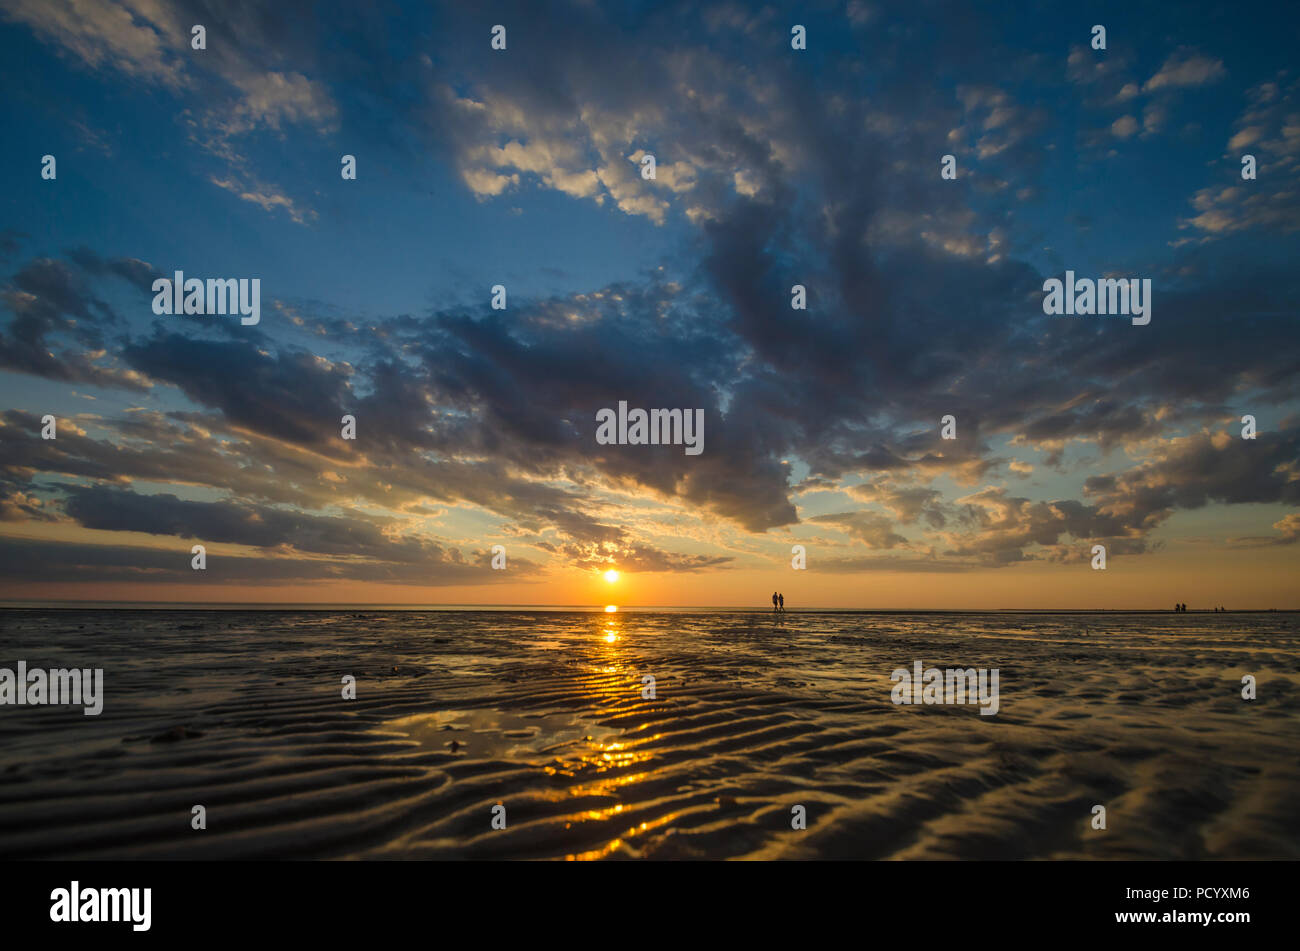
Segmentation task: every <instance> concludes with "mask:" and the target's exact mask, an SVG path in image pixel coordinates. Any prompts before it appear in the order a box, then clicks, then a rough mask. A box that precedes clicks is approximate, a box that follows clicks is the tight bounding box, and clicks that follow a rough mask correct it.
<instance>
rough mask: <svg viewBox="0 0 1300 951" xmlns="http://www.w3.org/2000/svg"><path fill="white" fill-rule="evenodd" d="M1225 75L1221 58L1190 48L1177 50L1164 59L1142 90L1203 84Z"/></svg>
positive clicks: (1179, 87) (1153, 90)
mask: <svg viewBox="0 0 1300 951" xmlns="http://www.w3.org/2000/svg"><path fill="white" fill-rule="evenodd" d="M1225 75H1227V70H1225V69H1224V68H1223V60H1220V59H1214V58H1212V57H1209V56H1203V55H1202V54H1200V53H1197V52H1194V51H1192V50H1179V51H1178V52H1176V53H1173V54H1171V55H1170V56H1169V58H1168V59H1166V60H1165V62H1164V65H1163V66H1161V67H1160V70H1159V71H1158V72H1157V73H1156V74H1155V75H1154V76H1152V77H1151V78H1150V79H1148V80H1147V81H1146V82H1145V83H1143V85H1142V91H1143V92H1148V93H1150V92H1155V91H1157V90H1161V89H1181V88H1186V87H1189V86H1204V85H1206V84H1208V83H1212V82H1216V81H1218V80H1219V79H1222V78H1223V77H1224V76H1225Z"/></svg>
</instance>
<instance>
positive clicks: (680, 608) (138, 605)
mask: <svg viewBox="0 0 1300 951" xmlns="http://www.w3.org/2000/svg"><path fill="white" fill-rule="evenodd" d="M609 607H614V608H615V609H616V612H615V613H629V612H639V613H647V612H654V611H667V612H673V613H685V612H691V611H700V612H720V611H725V612H734V613H746V614H777V613H782V614H1179V613H1186V614H1287V613H1296V612H1300V608H1226V609H1225V610H1223V611H1216V610H1214V609H1213V608H1190V607H1189V608H1187V610H1186V611H1185V612H1178V611H1174V609H1173V608H1070V607H1054V608H1016V607H997V608H906V607H898V608H875V607H824V606H818V605H812V606H808V607H802V608H790V609H789V610H783V611H780V612H777V611H773V610H771V609H770V608H766V607H755V606H752V605H743V604H740V605H734V604H733V605H727V604H717V605H691V604H626V605H624V604H619V605H612V604H608V603H606V604H599V603H596V602H592V603H589V604H522V603H521V604H502V603H474V602H448V603H420V602H411V603H404V602H390V601H373V602H363V601H126V600H122V601H104V600H93V599H84V600H72V599H64V600H41V599H0V610H158V611H166V610H174V611H186V610H189V611H258V610H264V611H276V610H279V611H385V612H397V611H521V610H522V611H552V612H557V613H560V612H580V613H605V612H607V611H608V608H609Z"/></svg>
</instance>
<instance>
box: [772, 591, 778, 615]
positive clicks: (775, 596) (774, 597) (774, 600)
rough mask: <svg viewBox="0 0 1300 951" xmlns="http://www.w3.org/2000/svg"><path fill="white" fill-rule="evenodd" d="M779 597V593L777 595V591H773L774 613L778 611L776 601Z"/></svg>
mask: <svg viewBox="0 0 1300 951" xmlns="http://www.w3.org/2000/svg"><path fill="white" fill-rule="evenodd" d="M777 597H778V595H777V593H776V592H775V591H773V592H772V610H773V611H775V610H776V599H777Z"/></svg>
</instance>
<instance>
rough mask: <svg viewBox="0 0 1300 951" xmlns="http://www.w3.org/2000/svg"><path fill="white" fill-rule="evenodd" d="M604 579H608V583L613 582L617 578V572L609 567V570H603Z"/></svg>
mask: <svg viewBox="0 0 1300 951" xmlns="http://www.w3.org/2000/svg"><path fill="white" fill-rule="evenodd" d="M605 580H606V581H608V582H609V583H610V584H613V583H614V582H615V581H617V580H618V572H617V571H615V570H614V569H613V568H611V569H609V571H607V572H605Z"/></svg>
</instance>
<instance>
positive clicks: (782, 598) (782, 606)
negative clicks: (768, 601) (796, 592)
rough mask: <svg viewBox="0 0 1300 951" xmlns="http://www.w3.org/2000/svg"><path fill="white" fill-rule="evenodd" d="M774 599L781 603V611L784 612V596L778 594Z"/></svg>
mask: <svg viewBox="0 0 1300 951" xmlns="http://www.w3.org/2000/svg"><path fill="white" fill-rule="evenodd" d="M776 599H777V600H778V601H779V602H780V603H781V610H782V611H784V610H785V595H783V594H778V595H777V596H776Z"/></svg>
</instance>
